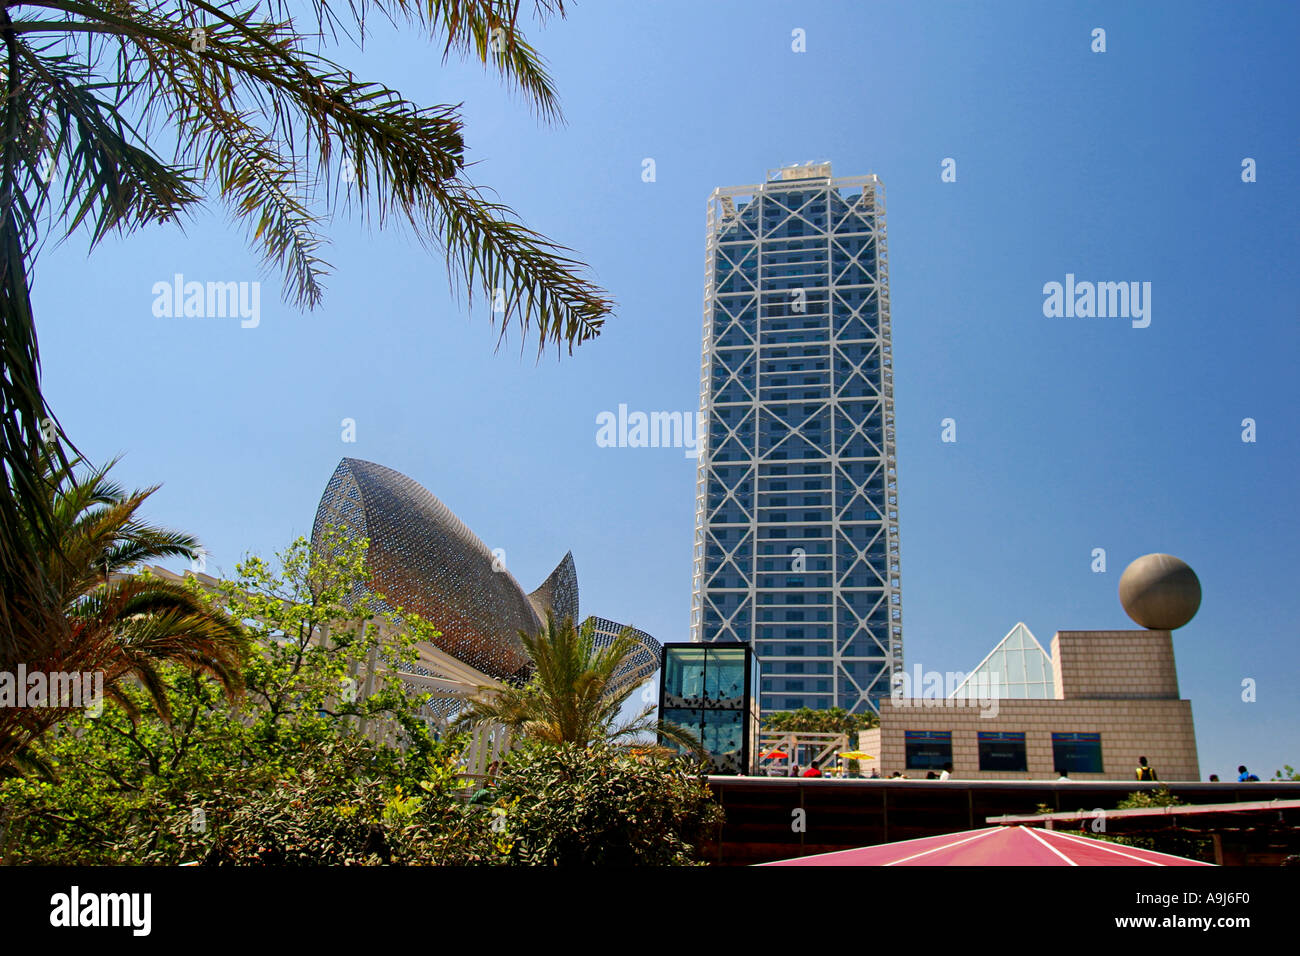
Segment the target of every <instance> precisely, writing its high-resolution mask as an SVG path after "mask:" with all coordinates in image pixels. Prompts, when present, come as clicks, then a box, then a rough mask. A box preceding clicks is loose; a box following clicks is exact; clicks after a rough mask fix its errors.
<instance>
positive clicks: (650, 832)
mask: <svg viewBox="0 0 1300 956" xmlns="http://www.w3.org/2000/svg"><path fill="white" fill-rule="evenodd" d="M690 771H691V767H690V765H688V764H684V763H682V762H680V761H678V760H672V759H668V760H665V759H663V758H661V757H659V756H657V755H654V754H649V753H646V754H641V755H637V756H634V755H631V754H629V753H628V752H627V751H625V750H623V749H621V748H617V747H612V746H610V745H608V744H603V743H597V744H594V745H591V746H586V745H584V744H581V743H566V744H561V745H536V744H535V745H531V746H527V747H524V748H522V749H520V750H518V751H515V752H513V753H511V754H510V756H509V757H508V758H507V760H506V762H505V765H504V767H503V770H502V775H501V779H500V782H499V783H498V785H497V790H496V794H497V799H496V801H495V803H494V804H493V805H492V806H491V807H489V808H487V809H486V810H485V811H484V812H485V814H486V818H487V819H488V820H489V821H490V822H489V826H490V827H491V826H493V824H492V822H491V821H497V822H496V824H495V825H496V827H497V829H498V832H499V834H500V838H501V840H502V842H503V845H504V847H505V848H506V851H507V855H508V858H509V860H510V861H511V862H517V863H526V864H529V865H534V866H593V865H594V866H601V865H604V866H632V865H651V866H669V865H677V866H680V865H686V864H690V863H692V862H694V861H695V860H696V857H697V854H698V848H699V846H700V845H701V843H702V841H704V840H705V839H707V838H708V837H709V835H710V834H712V833H713V832H714V829H715V828H716V827H717V826H719V825H720V824H721V822H722V810H721V808H720V807H718V806H717V805H716V804H715V803H713V800H712V795H711V793H710V791H709V788H708V786H707V785H706V784H705V782H704V780H703V778H702V777H700V776H698V775H696V774H695V773H692V772H690Z"/></svg>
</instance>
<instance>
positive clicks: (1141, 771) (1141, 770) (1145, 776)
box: [1133, 757, 1156, 780]
mask: <svg viewBox="0 0 1300 956" xmlns="http://www.w3.org/2000/svg"><path fill="white" fill-rule="evenodd" d="M1133 772H1134V773H1136V774H1137V778H1138V779H1139V780H1155V779H1156V771H1155V768H1154V767H1152V766H1151V765H1150V764H1148V763H1147V758H1146V757H1138V765H1137V767H1136V768H1135V769H1134V771H1133Z"/></svg>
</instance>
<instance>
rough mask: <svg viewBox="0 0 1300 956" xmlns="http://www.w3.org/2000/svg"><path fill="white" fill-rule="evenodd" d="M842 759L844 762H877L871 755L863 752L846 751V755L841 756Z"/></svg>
mask: <svg viewBox="0 0 1300 956" xmlns="http://www.w3.org/2000/svg"><path fill="white" fill-rule="evenodd" d="M840 757H841V759H843V760H875V759H876V758H875V757H873V756H871V754H864V753H863V752H862V751H861V750H846V751H845V752H844V753H842V754H840Z"/></svg>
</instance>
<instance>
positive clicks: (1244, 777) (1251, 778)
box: [1210, 764, 1259, 783]
mask: <svg viewBox="0 0 1300 956" xmlns="http://www.w3.org/2000/svg"><path fill="white" fill-rule="evenodd" d="M1222 782H1223V781H1222V780H1220V779H1219V775H1218V774H1217V773H1212V774H1210V783H1222ZM1237 783H1259V777H1257V776H1255V775H1254V774H1253V773H1251V772H1250V771H1249V770H1247V769H1246V765H1245V764H1242V765H1241V766H1240V767H1238V768H1237Z"/></svg>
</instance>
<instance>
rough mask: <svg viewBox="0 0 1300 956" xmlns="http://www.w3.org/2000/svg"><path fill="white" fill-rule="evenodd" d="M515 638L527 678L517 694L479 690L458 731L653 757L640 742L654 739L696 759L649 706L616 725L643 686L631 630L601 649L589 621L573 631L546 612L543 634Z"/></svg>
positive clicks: (686, 736)
mask: <svg viewBox="0 0 1300 956" xmlns="http://www.w3.org/2000/svg"><path fill="white" fill-rule="evenodd" d="M519 637H520V639H521V640H522V641H523V642H524V647H525V648H526V649H527V650H528V653H529V655H530V656H531V657H532V660H533V665H534V670H533V674H532V676H531V677H530V678H529V680H528V681H527V683H525V684H522V685H520V686H509V685H507V686H506V687H505V688H481V689H480V692H479V695H478V697H476V698H475V699H474V700H473V701H472V702H471V704H470V706H469V708H468V709H467V710H466V711H465V713H464V714H463V715H462V717H461V719H460V721H459V723H460V726H461V727H472V726H475V725H478V724H483V723H497V724H501V725H503V726H505V727H506V728H508V729H509V730H510V731H511V732H512V733H514V734H516V735H521V736H524V737H527V738H531V739H533V740H537V741H541V742H543V743H547V744H556V745H562V744H571V743H572V744H582V745H586V744H593V743H609V744H613V745H616V746H623V747H627V748H629V749H630V748H645V749H656V748H657V747H658V745H657V744H647V742H646V740H645V738H646V737H647V735H650V736H654V735H657V736H659V737H660V738H662V739H665V740H668V741H671V742H672V743H674V744H677V745H679V746H680V747H683V748H685V749H687V750H689V751H692V752H694V753H700V752H701V751H702V747H701V745H700V742H699V740H698V739H697V738H696V737H695V736H694V735H693V734H691V733H690V732H689V731H686V730H683V729H681V728H679V727H676V726H673V725H671V724H666V723H663V722H661V721H657V720H655V719H654V712H655V708H654V706H653V705H650V706H648V707H646V708H644V709H643V710H642V711H641V712H640V713H638V714H637V715H636V716H634V717H632V718H631V719H629V720H621V719H620V715H621V713H622V711H623V707H624V705H625V704H626V703H627V701H628V699H629V698H630V697H631V696H632V694H633V692H634V691H635V690H636V689H637V688H638V687H640V686H641V685H642V684H643V683H645V681H646V680H647V678H640V679H637V678H636V677H635V676H634V675H633V673H632V659H633V657H634V656H636V655H637V654H638V653H644V650H643V648H642V647H641V644H640V642H639V641H638V640H637V639H636V637H635V636H634V632H633V630H632V628H630V627H629V628H624V629H623V631H622V632H621V633H620V634H619V635H618V636H617V637H616V638H615V639H614V640H613V642H611V643H610V644H608V645H606V646H604V647H599V646H597V644H596V640H595V629H594V624H593V622H592V621H590V620H589V621H587V622H586V623H585V624H584V625H583V626H582V627H581V628H580V629H579V628H576V627H574V624H573V620H572V618H567V617H566V618H565V619H564V620H563V621H561V622H557V621H556V620H555V616H554V615H553V614H551V613H550V612H547V615H546V625H545V627H544V628H543V629H542V630H541V631H539V632H538V633H537V634H529V633H527V632H526V631H520V632H519Z"/></svg>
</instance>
